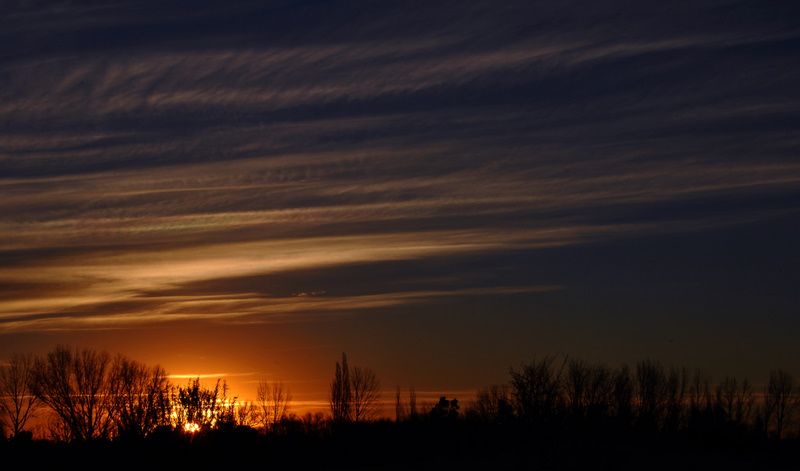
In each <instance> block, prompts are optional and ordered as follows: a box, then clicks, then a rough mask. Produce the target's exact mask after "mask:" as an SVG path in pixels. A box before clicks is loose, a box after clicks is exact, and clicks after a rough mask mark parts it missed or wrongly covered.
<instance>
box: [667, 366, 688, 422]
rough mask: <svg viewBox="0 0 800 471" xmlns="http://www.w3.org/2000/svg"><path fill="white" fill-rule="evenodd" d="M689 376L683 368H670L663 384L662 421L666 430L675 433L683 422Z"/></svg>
mask: <svg viewBox="0 0 800 471" xmlns="http://www.w3.org/2000/svg"><path fill="white" fill-rule="evenodd" d="M688 384H689V374H688V372H687V371H686V369H685V368H670V370H669V374H668V375H667V377H666V381H665V383H664V414H665V416H664V419H663V421H664V422H663V424H662V426H663V427H664V428H665V429H666V430H670V431H677V430H678V429H679V428H680V427H681V424H682V422H683V418H684V406H685V404H686V392H687V388H688Z"/></svg>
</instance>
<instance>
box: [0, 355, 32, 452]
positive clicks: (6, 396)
mask: <svg viewBox="0 0 800 471" xmlns="http://www.w3.org/2000/svg"><path fill="white" fill-rule="evenodd" d="M33 364H34V362H33V356H31V355H19V354H15V355H13V356H12V357H11V359H10V360H9V361H8V364H7V365H4V366H2V367H0V413H2V418H0V423H2V424H3V425H4V426H5V427H7V428H8V429H9V430H10V431H11V434H12V435H11V436H12V437H16V436H17V435H18V434H19V433H20V432H21V431H22V430H24V428H25V424H26V423H27V422H28V419H30V418H31V417H32V416H33V413H34V411H35V410H36V407H37V405H38V401H37V399H36V396H34V395H33V392H32V391H31V383H32V378H33Z"/></svg>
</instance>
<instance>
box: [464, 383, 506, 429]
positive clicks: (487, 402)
mask: <svg viewBox="0 0 800 471" xmlns="http://www.w3.org/2000/svg"><path fill="white" fill-rule="evenodd" d="M466 413H467V415H468V416H469V417H470V418H472V419H477V420H478V421H481V422H498V423H499V422H503V421H504V420H506V419H508V418H510V417H511V415H512V411H511V394H510V393H509V390H508V386H506V385H505V384H503V385H500V386H498V385H493V386H490V387H488V388H484V389H480V390H478V392H477V393H476V394H475V401H474V402H472V403H471V404H469V406H468V407H467V411H466Z"/></svg>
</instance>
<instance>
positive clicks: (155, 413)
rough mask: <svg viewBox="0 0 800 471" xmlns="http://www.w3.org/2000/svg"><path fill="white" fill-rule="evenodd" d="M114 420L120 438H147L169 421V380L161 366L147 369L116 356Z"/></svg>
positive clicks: (112, 376) (114, 366)
mask: <svg viewBox="0 0 800 471" xmlns="http://www.w3.org/2000/svg"><path fill="white" fill-rule="evenodd" d="M109 385H110V388H109V394H110V395H111V398H112V401H113V402H112V410H113V414H112V417H113V419H114V423H115V424H116V426H117V433H118V434H119V435H120V436H123V437H128V438H134V437H145V436H147V435H149V434H150V433H152V432H153V431H154V430H155V429H156V427H158V426H159V425H167V424H169V421H170V407H169V390H170V389H169V388H170V385H169V381H168V380H167V375H166V372H165V371H164V369H163V368H161V367H160V366H155V367H153V368H148V367H147V366H146V365H144V364H142V363H139V362H137V361H133V360H129V359H127V358H125V357H123V356H121V355H119V356H117V357H116V358H115V360H114V363H113V365H112V367H111V379H110V381H109Z"/></svg>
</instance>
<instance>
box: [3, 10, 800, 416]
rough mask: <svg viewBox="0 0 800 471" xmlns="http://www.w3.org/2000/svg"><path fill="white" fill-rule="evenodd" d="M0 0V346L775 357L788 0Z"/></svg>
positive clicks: (316, 379) (318, 365) (791, 61)
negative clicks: (3, 0)
mask: <svg viewBox="0 0 800 471" xmlns="http://www.w3.org/2000/svg"><path fill="white" fill-rule="evenodd" d="M0 5H2V6H0V361H2V360H4V359H6V358H7V357H8V356H9V355H10V354H11V353H12V352H28V351H29V352H43V351H46V350H48V349H50V348H52V347H53V346H54V345H56V344H59V343H66V344H71V345H80V346H86V347H92V348H99V349H106V350H108V351H110V352H114V353H116V352H121V353H124V354H126V355H129V356H131V357H133V358H135V359H138V360H142V361H146V362H148V363H160V364H161V365H162V366H164V367H165V368H166V369H167V370H168V371H169V372H170V373H172V374H174V375H178V376H177V377H176V378H175V380H176V381H179V382H182V381H185V379H181V378H183V377H188V375H207V376H208V377H217V376H223V375H224V376H225V377H226V378H227V380H228V381H229V382H230V383H231V384H232V386H233V390H234V392H235V393H238V394H240V395H241V396H244V397H249V396H251V395H252V393H253V390H254V389H255V384H256V382H257V381H258V379H259V378H260V377H267V378H270V379H280V380H282V381H284V382H286V383H287V384H288V385H289V388H290V389H291V390H292V391H293V392H294V396H295V398H296V399H297V400H298V401H300V402H299V403H301V404H305V405H309V404H312V405H313V404H315V401H316V403H318V404H317V405H320V404H322V403H324V401H325V400H326V392H327V383H328V381H329V378H330V376H331V374H332V372H333V366H334V362H335V361H336V360H337V359H338V357H339V355H340V354H341V352H343V351H346V352H348V354H349V357H350V360H351V363H352V364H356V365H364V366H369V367H371V368H372V369H374V370H375V371H376V373H377V374H378V376H379V378H380V379H381V382H382V384H383V386H384V396H385V398H387V399H389V397H390V396H391V395H392V394H393V390H394V388H395V386H396V385H401V386H403V387H407V386H414V387H415V388H416V389H417V390H418V391H421V392H422V393H423V394H426V392H429V393H430V394H438V393H439V392H448V394H455V395H457V396H459V397H464V398H467V396H468V395H469V394H470V393H469V392H468V391H472V390H474V389H475V388H477V387H479V386H483V385H487V384H492V383H499V382H503V381H506V379H507V373H508V368H509V367H512V366H517V365H519V364H520V362H522V361H525V360H529V359H531V358H532V357H533V356H535V355H544V354H558V353H563V354H569V355H572V356H577V357H581V358H586V359H591V360H597V361H603V362H607V363H609V364H617V363H619V362H624V361H626V362H635V361H637V360H639V359H643V358H656V359H660V360H662V361H664V362H667V363H672V362H674V363H678V364H683V365H686V366H689V367H699V368H704V369H706V370H708V371H709V372H711V373H713V374H714V375H715V376H720V375H725V374H737V375H748V376H750V377H751V379H753V380H755V382H756V383H758V382H760V381H763V378H764V377H765V376H766V375H767V374H768V372H769V369H771V368H779V367H780V368H785V369H787V370H789V371H791V372H793V373H795V374H800V361H798V358H800V307H799V306H800V243H798V241H799V240H800V155H798V153H799V152H800V151H799V149H800V126H798V123H800V60H799V58H800V2H796V1H790V0H776V1H766V2H765V1H757V0H751V1H731V0H687V1H674V2H673V1H670V2H665V1H663V0H658V1H656V0H635V1H633V0H631V1H602V2H599V1H571V0H558V1H556V0H552V1H521V0H520V1H504V2H500V1H474V2H464V1H390V0H385V1H384V0H382V1H363V2H358V1H250V2H222V1H219V2H215V1H200V0H194V1H180V2H179V1H158V2H156V1H153V2H145V1H119V2H114V1H108V2H94V1H66V0H65V1H24V0H17V1H10V2H2V4H0ZM181 375H183V376H181Z"/></svg>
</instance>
